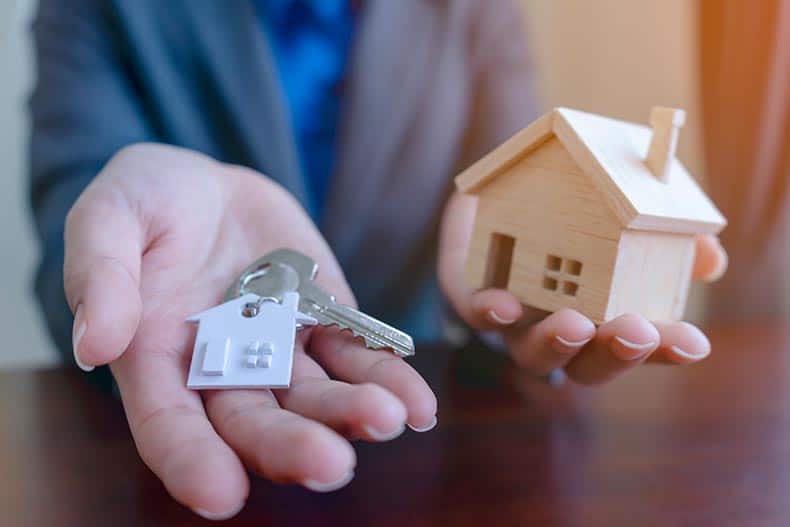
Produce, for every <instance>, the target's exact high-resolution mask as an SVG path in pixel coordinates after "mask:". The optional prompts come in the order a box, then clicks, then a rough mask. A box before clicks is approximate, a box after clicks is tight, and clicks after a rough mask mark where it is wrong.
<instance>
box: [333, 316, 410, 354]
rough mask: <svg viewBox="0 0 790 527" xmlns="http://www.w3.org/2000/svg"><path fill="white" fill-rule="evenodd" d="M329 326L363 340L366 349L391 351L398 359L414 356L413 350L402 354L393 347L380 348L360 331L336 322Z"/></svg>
mask: <svg viewBox="0 0 790 527" xmlns="http://www.w3.org/2000/svg"><path fill="white" fill-rule="evenodd" d="M327 326H330V327H331V326H334V327H336V328H339V329H340V331H342V332H349V333H351V336H352V337H354V338H356V339H362V340H363V341H364V343H365V347H366V348H368V349H373V350H381V349H391V350H392V351H393V353H395V355H397V356H398V357H411V356H412V355H414V350H411V349H410V350H408V351H405V352H402V351H399V350H397V349H395V348H394V347H392V346H380V345H379V344H378V343H376V342H372V341H371V340H370V339H369V338H368V337H367V336H365V335H364V334H362V333H359V332H358V331H355V330H353V329H352V328H349V327H344V326H341V325H340V324H338V323H336V322H333V323H332V324H328V325H327Z"/></svg>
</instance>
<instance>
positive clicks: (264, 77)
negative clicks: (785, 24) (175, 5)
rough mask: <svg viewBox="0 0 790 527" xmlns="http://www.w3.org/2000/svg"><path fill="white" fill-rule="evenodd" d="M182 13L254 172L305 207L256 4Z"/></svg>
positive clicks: (198, 5) (203, 5)
mask: <svg viewBox="0 0 790 527" xmlns="http://www.w3.org/2000/svg"><path fill="white" fill-rule="evenodd" d="M183 10H184V12H185V13H186V14H187V16H189V17H190V18H191V21H192V27H194V29H195V33H196V34H195V45H196V46H200V48H201V51H202V54H201V56H202V57H205V61H206V67H207V69H208V70H209V74H208V75H207V77H208V81H209V82H215V83H216V84H217V86H216V89H217V96H218V97H221V98H223V100H222V103H223V105H224V107H225V108H227V111H228V113H229V114H230V115H231V118H232V119H233V120H234V124H235V126H236V127H238V129H239V134H238V136H239V138H240V141H241V142H242V143H244V145H243V146H244V150H246V154H247V157H248V158H249V159H250V160H251V162H252V165H253V168H257V169H259V170H261V171H263V172H264V173H265V174H266V175H268V176H270V177H272V178H273V179H276V180H277V181H279V182H280V183H281V184H282V185H283V186H284V187H286V188H287V189H288V190H289V191H290V192H291V193H292V194H294V195H295V196H296V198H297V199H299V200H300V202H302V203H303V204H305V203H306V192H305V185H304V181H303V179H302V175H301V172H300V168H299V158H298V153H297V151H296V145H295V143H294V140H293V133H292V130H291V120H290V116H289V114H288V106H287V104H286V101H285V97H284V94H283V92H282V87H281V84H280V79H279V77H278V73H277V67H276V63H275V60H274V56H273V53H272V50H271V46H270V45H269V42H268V41H267V40H266V38H265V36H264V33H263V31H262V29H261V26H260V19H259V18H258V16H257V14H256V12H255V10H254V6H253V5H252V2H251V1H249V0H234V1H229V2H214V1H209V2H193V1H185V2H184V3H183Z"/></svg>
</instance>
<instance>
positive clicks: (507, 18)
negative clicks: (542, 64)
mask: <svg viewBox="0 0 790 527" xmlns="http://www.w3.org/2000/svg"><path fill="white" fill-rule="evenodd" d="M476 7H477V13H476V16H474V17H473V18H472V19H473V20H474V21H475V22H474V24H473V27H472V28H471V30H470V44H469V45H470V51H469V52H470V55H471V56H470V62H471V65H472V68H473V79H474V80H473V83H474V84H473V100H472V105H473V106H472V113H471V116H472V118H471V121H470V123H469V129H468V133H467V138H466V148H465V149H464V158H463V160H462V165H463V166H462V168H465V167H466V166H468V165H470V164H471V163H473V162H474V161H476V160H477V159H479V158H481V157H482V156H484V155H485V154H487V153H488V152H489V151H491V150H493V149H494V148H495V147H497V146H498V145H499V144H500V143H502V142H504V141H505V140H506V139H507V138H509V137H510V136H511V135H513V134H515V133H516V132H517V131H519V130H520V129H522V128H524V127H525V126H527V125H528V124H529V123H530V122H532V120H533V119H535V118H536V117H537V111H536V108H537V107H536V97H535V91H534V88H533V75H532V61H531V57H530V55H529V52H528V51H529V50H528V43H527V35H526V31H525V27H524V26H525V24H524V22H525V16H524V12H523V8H522V7H521V5H520V3H519V2H517V1H516V0H500V1H498V2H496V9H493V8H492V7H491V5H490V4H489V2H485V1H478V2H476Z"/></svg>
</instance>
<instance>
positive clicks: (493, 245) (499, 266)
mask: <svg viewBox="0 0 790 527" xmlns="http://www.w3.org/2000/svg"><path fill="white" fill-rule="evenodd" d="M515 245H516V239H515V238H513V237H512V236H508V235H507V234H502V233H499V232H492V233H491V238H490V240H489V243H488V261H487V262H486V274H485V280H484V283H483V285H484V287H485V288H491V287H494V288H498V289H507V285H508V281H509V280H510V267H511V265H512V264H513V248H514V246H515Z"/></svg>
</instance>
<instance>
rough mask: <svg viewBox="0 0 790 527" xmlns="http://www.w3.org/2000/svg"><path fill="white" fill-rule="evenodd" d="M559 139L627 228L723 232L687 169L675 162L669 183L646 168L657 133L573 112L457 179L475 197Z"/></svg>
mask: <svg viewBox="0 0 790 527" xmlns="http://www.w3.org/2000/svg"><path fill="white" fill-rule="evenodd" d="M552 136H556V137H557V139H558V140H559V141H560V142H561V143H562V144H563V145H564V146H565V148H566V149H567V150H568V153H569V154H570V155H571V157H572V158H573V159H574V161H575V162H576V163H577V164H578V165H579V167H580V168H581V169H582V170H583V171H584V173H585V174H587V175H588V176H590V177H591V178H592V180H593V183H594V184H595V186H596V188H598V189H599V191H600V192H601V195H602V196H603V198H604V199H605V201H606V202H607V204H608V205H609V207H610V208H611V209H612V211H613V212H614V214H615V215H616V216H617V218H618V219H619V220H620V221H621V223H622V225H623V227H627V228H631V229H641V230H656V231H664V232H679V233H680V232H682V233H718V232H719V231H721V229H723V228H724V226H725V225H726V220H725V219H724V217H723V216H722V215H721V213H720V212H719V211H718V209H716V206H715V205H714V204H713V203H712V202H711V201H710V199H709V198H708V197H707V196H706V195H705V193H704V192H703V191H702V189H701V188H700V187H699V185H698V184H697V183H696V181H694V178H692V177H691V175H690V174H689V173H688V171H687V170H686V168H685V167H684V166H683V164H682V163H681V162H680V161H678V160H677V159H674V160H673V161H672V167H671V172H670V175H669V180H668V181H667V182H666V183H664V182H661V181H659V180H658V179H657V178H656V177H655V176H653V174H652V173H651V172H650V170H649V169H648V168H647V166H646V165H645V161H644V160H645V157H646V155H647V150H648V146H649V144H650V139H651V137H652V130H651V129H650V128H648V127H646V126H641V125H638V124H633V123H627V122H624V121H618V120H615V119H610V118H607V117H602V116H599V115H595V114H590V113H585V112H581V111H578V110H570V109H568V108H556V109H554V110H551V111H550V112H548V113H546V114H545V115H543V116H542V117H540V118H539V119H538V120H536V121H535V122H533V123H532V124H531V125H529V126H527V127H526V128H524V129H523V130H521V131H520V132H518V133H517V134H516V135H514V136H513V137H511V138H510V139H508V140H507V141H505V142H504V143H503V144H502V145H500V146H499V147H498V148H496V149H495V150H493V151H492V152H491V153H489V154H488V155H487V156H485V157H484V158H482V159H480V160H479V161H477V162H476V163H475V164H473V165H472V166H470V167H469V168H468V169H466V170H465V171H464V172H462V173H461V174H459V175H458V176H457V177H456V178H455V183H456V186H457V187H458V189H459V190H460V191H462V192H466V193H472V194H473V193H476V192H477V191H478V190H480V189H481V188H482V187H484V186H485V185H486V184H487V183H489V182H490V181H491V180H493V179H494V178H495V177H497V176H499V175H500V174H502V173H503V172H505V171H506V170H507V169H508V168H509V167H511V166H512V165H513V164H515V163H516V162H518V161H519V160H520V159H522V158H523V157H524V156H525V155H527V154H529V153H530V152H531V151H533V150H535V149H536V148H537V147H539V146H540V145H542V144H543V143H544V142H545V141H546V140H548V139H549V138H550V137H552Z"/></svg>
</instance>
